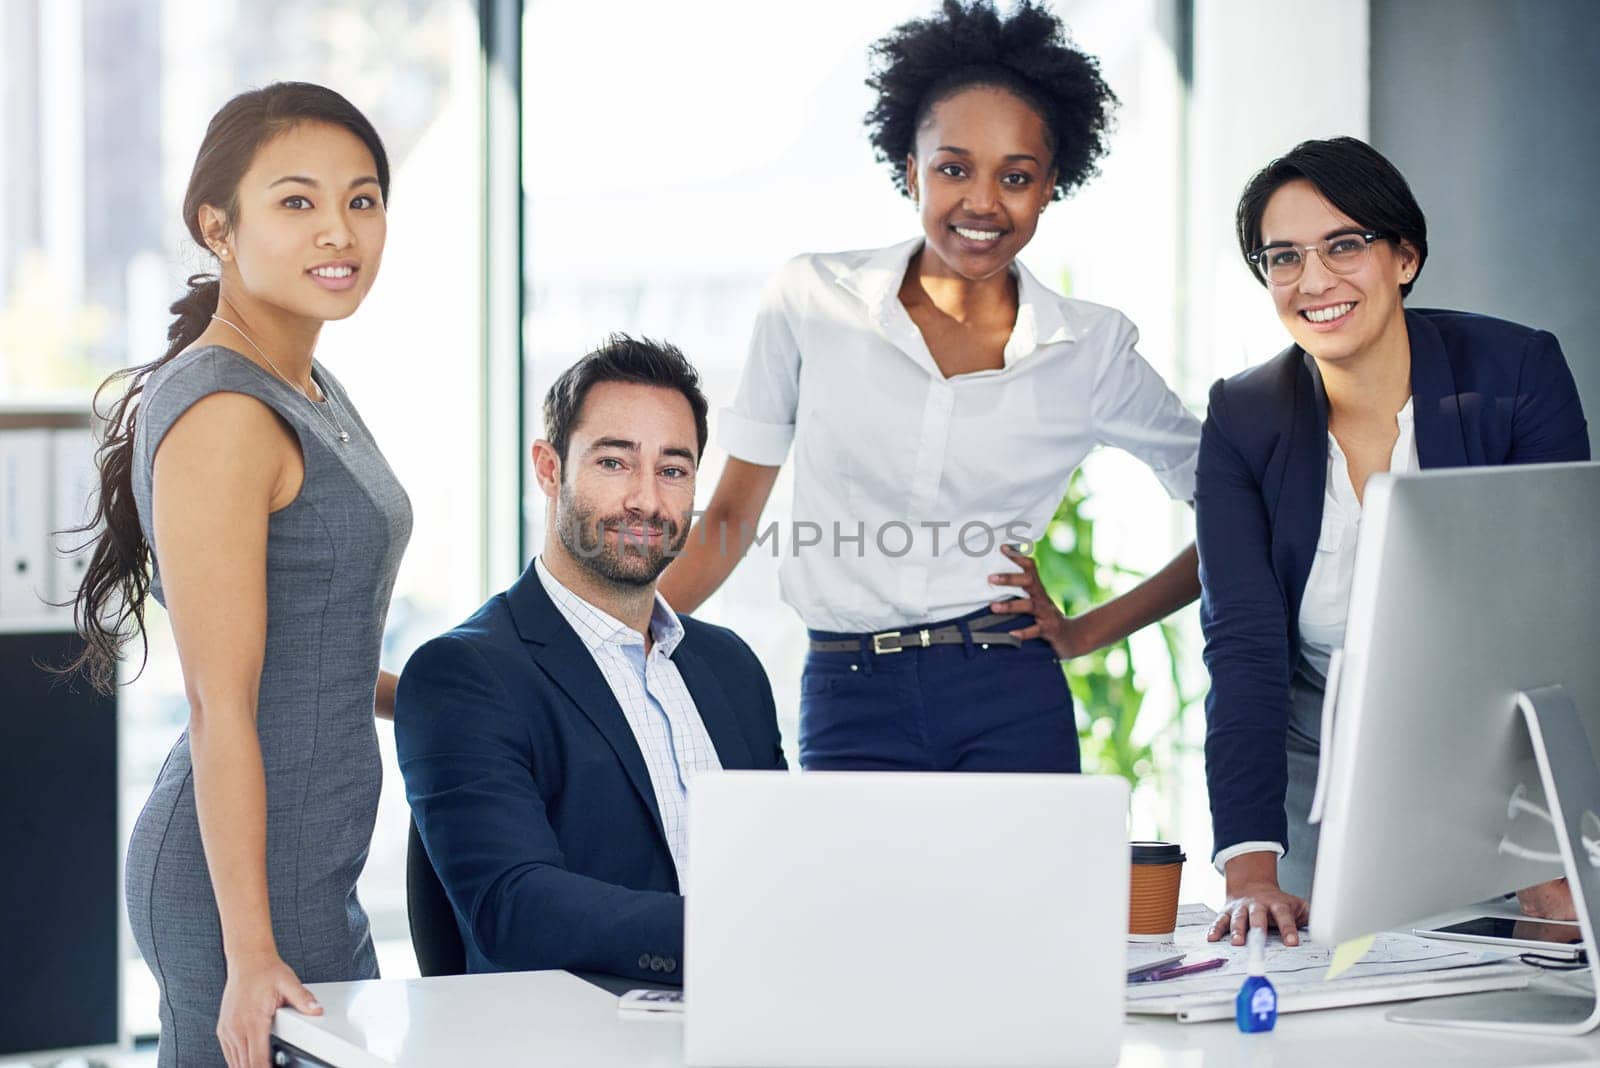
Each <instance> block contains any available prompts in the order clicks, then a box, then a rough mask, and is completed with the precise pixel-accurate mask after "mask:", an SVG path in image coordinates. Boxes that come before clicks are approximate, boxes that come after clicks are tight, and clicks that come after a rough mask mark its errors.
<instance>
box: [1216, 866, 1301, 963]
mask: <svg viewBox="0 0 1600 1068" xmlns="http://www.w3.org/2000/svg"><path fill="white" fill-rule="evenodd" d="M1226 868H1227V872H1226V878H1227V894H1228V900H1227V901H1225V902H1224V903H1223V905H1222V910H1221V911H1220V912H1218V913H1217V918H1216V920H1215V921H1214V922H1213V923H1212V924H1211V930H1209V931H1207V932H1206V941H1208V942H1216V941H1220V940H1221V939H1222V938H1223V937H1224V936H1226V935H1228V934H1229V932H1230V931H1231V932H1232V936H1233V937H1232V938H1231V939H1230V941H1231V942H1232V944H1233V945H1236V946H1242V945H1244V942H1245V935H1246V934H1248V933H1249V931H1250V928H1252V927H1264V928H1267V929H1268V930H1270V929H1272V928H1273V927H1276V928H1277V929H1278V933H1279V934H1280V935H1281V936H1282V937H1283V944H1284V945H1286V946H1298V945H1299V944H1300V928H1302V927H1304V926H1305V925H1306V924H1307V923H1309V922H1310V921H1311V906H1310V904H1308V903H1307V902H1306V900H1305V899H1304V898H1299V897H1295V896H1294V895H1293V894H1290V893H1285V892H1284V891H1283V890H1282V889H1281V888H1280V887H1279V886H1278V857H1277V854H1275V853H1242V854H1240V855H1239V856H1237V857H1234V858H1233V859H1232V860H1230V861H1228V863H1227V865H1226Z"/></svg>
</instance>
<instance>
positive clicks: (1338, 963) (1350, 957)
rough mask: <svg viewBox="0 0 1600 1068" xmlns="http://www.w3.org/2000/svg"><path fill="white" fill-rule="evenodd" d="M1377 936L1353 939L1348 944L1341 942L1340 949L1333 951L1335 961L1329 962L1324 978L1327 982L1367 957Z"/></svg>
mask: <svg viewBox="0 0 1600 1068" xmlns="http://www.w3.org/2000/svg"><path fill="white" fill-rule="evenodd" d="M1377 937H1378V936H1377V935H1367V936H1366V937H1364V938H1352V939H1351V940H1350V941H1348V942H1341V943H1340V944H1339V948H1338V949H1335V950H1334V951H1333V960H1331V961H1329V962H1328V974H1327V975H1324V976H1323V977H1322V979H1323V981H1324V982H1326V981H1328V980H1329V979H1337V978H1339V976H1341V975H1343V974H1344V973H1345V972H1347V971H1349V970H1350V968H1351V967H1352V966H1353V965H1354V964H1355V963H1356V962H1357V961H1359V960H1360V959H1361V958H1362V957H1365V956H1366V955H1367V950H1369V949H1371V948H1372V943H1373V941H1374V940H1376V939H1377Z"/></svg>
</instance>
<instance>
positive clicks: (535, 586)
mask: <svg viewBox="0 0 1600 1068" xmlns="http://www.w3.org/2000/svg"><path fill="white" fill-rule="evenodd" d="M679 618H680V619H681V620H682V623H683V629H684V636H683V638H682V640H681V641H680V642H679V644H678V647H677V648H676V649H675V650H673V655H672V661H673V663H674V664H675V665H676V666H677V668H678V672H679V673H680V674H681V675H682V676H683V681H684V684H685V685H686V686H687V687H688V689H689V694H690V696H691V697H693V698H694V703H695V706H696V707H697V708H698V709H699V712H700V718H701V720H702V721H703V722H704V723H705V727H706V733H707V734H708V735H710V737H711V743H712V745H713V746H715V747H716V751H717V757H718V759H719V760H720V761H721V762H722V766H723V767H724V768H759V769H782V768H784V767H785V763H784V758H783V749H782V746H781V743H780V742H779V738H778V723H777V713H776V710H775V708H774V706H773V701H772V688H771V686H770V685H769V684H768V682H767V676H766V673H765V672H764V671H763V670H762V668H761V664H760V662H759V661H758V660H757V659H756V657H755V654H754V653H752V652H751V651H750V648H749V647H748V646H747V645H745V644H744V642H743V641H741V640H740V639H739V638H738V636H737V635H735V634H734V633H733V632H732V631H730V630H727V629H725V628H723V627H716V626H712V625H710V624H707V623H702V622H699V621H698V620H694V619H691V618H689V617H688V616H680V617H679ZM394 725H395V742H396V745H397V748H398V751H399V758H400V771H401V774H402V775H403V776H404V778H405V784H406V798H407V800H409V801H410V803H411V811H412V813H413V814H414V815H415V817H416V821H417V829H418V831H419V832H421V835H422V841H423V844H424V846H426V848H427V851H428V857H429V859H430V860H432V861H433V866H434V868H435V869H436V870H437V871H438V873H439V879H440V882H442V883H443V884H444V890H445V894H446V895H447V896H448V897H449V899H450V904H451V907H452V908H453V909H454V910H455V914H456V925H457V927H459V928H460V931H461V936H462V941H463V942H464V943H465V945H466V952H467V970H468V971H471V972H489V971H520V970H533V969H541V968H567V969H572V970H576V971H596V972H606V973H609V974H612V975H621V976H627V977H630V978H637V979H646V980H652V981H662V980H666V981H669V982H670V981H677V980H678V979H680V977H681V975H682V972H681V971H680V970H679V969H678V968H677V967H676V964H677V962H678V961H680V960H682V958H683V898H682V897H681V896H680V894H679V888H678V876H677V870H676V868H675V867H674V865H673V862H672V853H671V851H670V850H669V849H668V847H667V839H666V835H665V833H664V832H663V831H662V828H661V814H660V812H659V811H658V809H657V807H656V799H655V791H654V790H653V789H652V787H651V783H650V774H649V772H648V771H647V770H646V768H645V762H644V756H643V754H642V753H641V752H640V750H639V746H638V743H637V742H636V741H635V740H634V735H633V730H632V728H630V727H629V726H628V721H627V719H625V718H624V717H623V714H622V708H621V706H620V705H618V704H617V701H616V698H615V697H614V696H613V695H612V692H611V687H610V686H609V685H608V684H607V683H606V680H605V676H604V675H602V674H601V672H600V668H599V667H598V666H597V665H596V664H595V662H594V659H593V657H591V656H590V654H589V651H588V649H587V648H585V647H584V645H583V642H582V640H581V639H579V637H578V635H577V633H576V632H575V631H574V630H573V629H572V626H571V625H570V624H569V623H568V622H567V620H566V617H565V616H563V615H562V614H561V612H560V610H559V609H557V608H556V606H555V604H554V603H553V602H552V601H551V600H550V595H549V594H548V593H546V592H545V589H544V586H543V584H541V583H540V581H539V578H538V575H537V574H536V573H535V571H534V569H533V567H532V566H531V565H530V566H529V567H528V569H527V570H526V571H524V572H523V574H522V576H521V577H520V578H519V579H518V580H517V581H516V582H515V583H514V584H513V585H512V586H511V588H510V589H508V590H507V591H506V592H504V593H501V594H497V595H496V596H494V597H492V598H490V599H489V601H488V603H486V604H485V605H484V606H483V607H482V608H480V609H479V610H478V611H477V612H476V613H475V614H474V615H473V616H472V617H471V618H470V619H468V620H467V621H466V622H465V623H463V624H461V625H460V626H459V627H456V628H455V629H454V630H452V631H450V632H448V633H447V634H444V635H442V636H440V637H438V638H435V639H433V640H432V641H430V642H428V643H427V644H426V645H424V646H422V648H420V649H418V650H417V651H416V653H415V654H414V655H413V656H412V657H411V659H410V661H409V662H407V664H406V666H405V670H404V672H402V674H401V676H400V687H399V691H398V693H397V694H396V696H395V717H394ZM653 962H657V968H656V969H652V967H651V964H652V963H653ZM666 962H671V963H672V964H673V965H674V967H673V968H672V969H670V970H669V971H666V972H663V971H662V970H660V969H661V968H662V967H664V965H665V963H666Z"/></svg>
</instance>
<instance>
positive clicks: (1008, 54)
mask: <svg viewBox="0 0 1600 1068" xmlns="http://www.w3.org/2000/svg"><path fill="white" fill-rule="evenodd" d="M871 55H872V61H873V65H874V68H875V69H874V71H873V73H872V76H871V77H869V78H868V79H867V85H868V86H869V87H871V88H872V89H873V91H875V92H876V93H877V94H878V101H877V103H876V104H874V105H873V108H872V110H871V111H869V112H868V113H867V117H866V120H865V122H866V126H867V129H868V130H869V131H870V133H871V137H872V147H873V149H874V154H875V155H876V156H877V158H878V160H879V161H880V162H882V163H885V164H887V165H888V167H889V171H890V173H891V174H892V175H893V177H894V183H895V185H896V186H898V187H899V189H900V192H902V193H905V194H907V195H910V191H909V190H908V189H907V188H906V176H905V162H906V157H908V156H912V155H915V149H916V144H917V130H918V129H920V128H921V126H922V124H923V123H924V122H925V121H926V120H927V117H928V114H929V112H931V111H932V110H933V108H934V106H935V105H937V104H939V103H941V102H942V101H944V100H946V99H948V98H949V97H951V96H953V95H954V94H956V93H958V92H960V91H962V90H963V89H970V88H972V87H973V86H992V87H994V88H997V89H1004V90H1006V91H1007V92H1010V93H1012V94H1014V95H1015V96H1016V97H1017V98H1018V99H1020V100H1021V101H1022V102H1023V103H1025V104H1027V105H1028V107H1030V108H1032V109H1033V110H1034V112H1035V113H1037V114H1038V116H1039V118H1040V119H1041V120H1043V122H1044V127H1045V137H1046V142H1047V144H1048V146H1049V149H1050V154H1051V164H1052V166H1054V168H1055V172H1056V186H1055V191H1054V198H1055V199H1058V200H1059V199H1060V198H1062V197H1065V196H1067V195H1068V194H1069V193H1071V192H1072V191H1073V190H1074V189H1076V188H1077V187H1078V186H1080V185H1082V184H1083V183H1084V182H1085V181H1086V180H1088V179H1089V178H1091V177H1093V176H1094V175H1095V174H1096V173H1097V170H1098V168H1097V166H1096V164H1097V162H1098V161H1099V159H1100V157H1101V156H1103V155H1105V151H1106V133H1107V131H1108V130H1109V129H1110V126H1111V111H1112V109H1113V108H1115V107H1116V105H1117V97H1116V94H1114V93H1113V92H1112V91H1111V89H1110V87H1108V86H1107V85H1106V83H1105V81H1104V80H1103V79H1102V78H1101V77H1100V64H1099V63H1098V62H1097V61H1096V60H1095V59H1094V57H1093V56H1089V55H1086V54H1085V53H1083V52H1080V51H1078V50H1077V49H1076V48H1073V47H1072V45H1071V43H1070V42H1069V40H1068V38H1067V29H1066V27H1065V26H1064V25H1062V23H1061V20H1060V19H1058V18H1057V17H1056V16H1055V15H1053V14H1051V13H1050V11H1049V10H1048V9H1047V8H1045V7H1044V6H1042V5H1041V4H1038V3H1035V2H1034V0H1019V3H1017V5H1016V7H1015V8H1014V9H1013V10H1012V12H1011V14H1010V15H1009V16H1006V17H1002V16H1001V15H1000V13H999V12H998V11H996V10H995V6H994V2H993V0H970V2H968V3H962V2H961V0H944V7H943V11H942V13H941V14H939V15H934V16H931V17H929V18H925V19H913V20H911V21H910V22H906V23H903V24H901V25H900V26H897V27H895V29H894V30H893V31H892V32H891V33H889V34H888V35H887V36H885V37H883V38H882V39H880V40H879V41H878V42H877V43H875V44H874V45H873V46H872V53H871Z"/></svg>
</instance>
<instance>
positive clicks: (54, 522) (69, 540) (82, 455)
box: [49, 430, 96, 618]
mask: <svg viewBox="0 0 1600 1068" xmlns="http://www.w3.org/2000/svg"><path fill="white" fill-rule="evenodd" d="M50 446H51V458H50V460H51V462H50V469H51V480H50V481H51V485H52V488H53V491H54V492H53V493H52V503H51V514H50V526H49V531H50V537H51V546H50V548H51V553H50V556H51V560H50V564H51V570H50V585H49V599H50V600H51V601H52V602H53V603H55V604H65V603H67V602H69V601H71V600H72V598H73V595H74V594H76V593H77V592H78V583H80V582H81V581H83V573H84V571H85V570H87V569H88V566H89V552H88V550H87V549H84V548H79V547H80V546H83V545H85V544H86V543H87V542H88V540H89V535H88V534H65V533H58V532H60V531H67V530H70V529H71V528H72V527H78V526H82V525H83V524H84V523H86V522H88V520H89V505H90V503H91V502H92V501H93V499H94V493H95V489H96V485H95V483H96V474H95V466H94V436H93V434H91V433H90V431H88V430H55V431H51V434H50ZM75 549H76V550H77V551H73V550H75ZM50 611H51V612H52V613H55V614H59V615H61V616H62V617H63V618H70V616H71V615H72V609H71V608H56V609H51V610H50Z"/></svg>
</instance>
